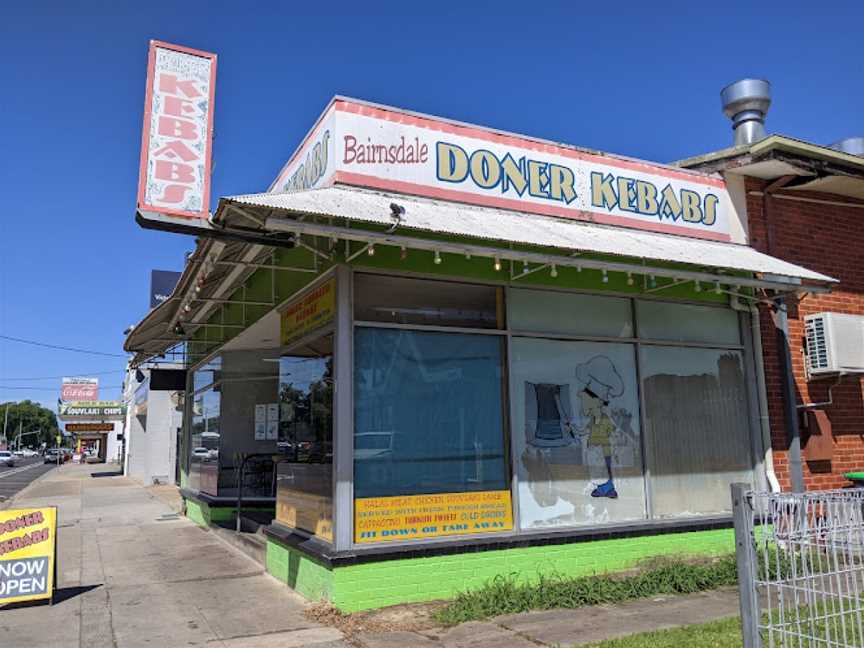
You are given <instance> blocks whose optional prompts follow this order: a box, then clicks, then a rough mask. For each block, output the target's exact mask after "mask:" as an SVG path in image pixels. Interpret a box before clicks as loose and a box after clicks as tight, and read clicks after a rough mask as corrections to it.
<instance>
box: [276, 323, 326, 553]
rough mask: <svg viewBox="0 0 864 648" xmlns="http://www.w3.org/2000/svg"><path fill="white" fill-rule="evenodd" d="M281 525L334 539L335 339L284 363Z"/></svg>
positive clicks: (307, 347)
mask: <svg viewBox="0 0 864 648" xmlns="http://www.w3.org/2000/svg"><path fill="white" fill-rule="evenodd" d="M279 447H280V450H281V453H282V455H283V459H282V461H280V462H279V464H278V469H277V490H276V520H277V521H278V522H280V523H281V524H284V525H286V526H289V527H292V528H296V529H301V530H303V531H306V532H308V533H310V534H313V535H315V536H317V537H319V538H321V539H323V540H326V541H328V542H330V541H332V540H333V336H332V335H327V336H324V337H322V338H320V339H318V340H316V341H314V342H311V343H308V344H306V345H304V346H303V347H302V348H299V349H294V350H292V351H291V352H290V353H289V354H288V355H283V356H282V357H281V358H280V360H279Z"/></svg>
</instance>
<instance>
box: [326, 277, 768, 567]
mask: <svg viewBox="0 0 864 648" xmlns="http://www.w3.org/2000/svg"><path fill="white" fill-rule="evenodd" d="M358 274H364V275H386V276H393V273H392V272H390V271H387V270H382V269H377V268H367V267H363V268H354V267H351V268H350V277H349V285H350V298H349V299H346V300H345V302H346V303H345V304H344V306H345V307H346V308H347V310H348V312H347V318H346V319H347V320H348V322H350V325H349V330H350V336H351V339H352V342H351V352H352V354H353V337H354V332H355V329H356V328H357V327H366V328H397V329H406V330H416V331H430V332H445V333H448V332H449V333H469V334H472V335H497V336H502V337H504V338H505V344H504V347H503V354H504V357H503V360H504V362H503V367H502V373H503V380H504V389H505V393H504V394H503V396H504V398H503V403H504V412H503V413H502V415H503V420H504V436H505V453H506V461H507V462H509V474H508V475H507V479H509V482H510V498H511V503H512V508H513V528H512V529H511V530H510V531H506V532H493V533H475V534H466V535H454V536H448V537H446V538H418V539H413V540H390V541H381V542H364V543H355V542H354V537H353V523H354V493H353V482H352V489H351V491H352V492H351V496H350V501H349V502H344V501H341V500H337V501H336V502H334V505H335V506H338V507H340V509H347V511H350V513H347V512H346V513H343V515H344V517H343V518H342V519H343V520H346V519H347V520H350V523H351V529H350V531H351V534H350V535H351V537H350V539H347V540H348V542H347V543H346V542H345V541H344V540H346V539H343V543H342V544H341V545H340V546H337V549H343V548H344V549H352V550H353V549H360V550H366V549H374V548H379V549H380V548H381V547H394V548H395V547H400V548H404V547H419V546H422V545H429V544H441V543H453V542H471V541H482V540H489V539H495V538H498V539H504V538H509V539H514V540H518V539H519V538H522V539H526V540H527V539H530V538H532V537H535V538H536V537H546V536H549V535H550V534H552V535H562V534H563V535H578V534H580V533H582V534H585V533H588V534H596V533H601V532H605V533H614V532H615V531H616V530H621V529H631V530H632V529H633V528H634V527H639V528H645V529H646V530H650V529H656V528H659V527H665V526H668V525H669V524H670V523H672V524H674V523H677V522H682V523H683V522H690V523H694V522H695V523H698V522H699V521H705V522H709V521H713V520H717V519H718V518H723V519H725V518H727V517H728V514H725V513H718V514H716V515H702V516H692V517H687V518H672V519H670V518H657V517H656V516H655V514H654V511H653V504H652V500H653V495H654V493H653V489H652V485H651V466H649V465H648V463H647V456H646V453H647V448H648V443H649V442H650V440H649V439H648V435H646V433H645V423H644V422H645V401H644V398H643V387H642V375H643V370H642V353H641V347H642V345H646V346H665V347H668V346H673V347H682V348H688V347H689V348H698V349H715V350H734V351H740V352H741V353H742V355H743V358H744V381H745V384H744V389H745V392H746V400H747V412H746V416H745V420H746V421H747V430H748V434H749V437H750V440H751V443H750V444H749V448H750V464H751V466H752V470H753V479H754V482H756V483H761V482H762V481H764V465H763V461H762V459H761V457H762V456H763V455H764V447H763V441H762V438H761V433H760V429H759V423H758V403H757V402H756V399H757V398H758V395H757V391H758V386H757V384H756V378H755V371H754V370H753V363H754V362H755V359H754V358H752V354H753V344H752V340H751V337H752V336H751V335H750V334H749V326H748V322H749V318H750V317H752V315H749V314H747V313H744V312H742V311H739V310H735V309H732V308H731V306H729V305H728V304H720V303H713V302H706V301H698V300H686V299H668V298H666V299H664V298H663V297H661V296H658V295H654V294H644V293H642V294H633V293H625V292H619V291H611V290H610V291H597V290H582V289H571V288H564V287H554V286H552V287H550V286H533V285H519V284H514V280H513V279H512V278H510V279H504V280H502V281H487V280H479V279H478V280H474V279H467V278H461V277H458V276H448V277H442V276H440V275H430V274H426V273H414V272H402V273H400V274H399V275H398V276H400V277H405V278H410V279H428V280H433V281H447V282H450V283H454V284H467V285H487V286H495V287H501V288H503V298H504V327H503V328H501V329H474V328H465V327H455V326H430V325H420V324H396V323H389V322H370V321H365V320H355V319H354V304H353V287H354V278H355V276H356V275H358ZM502 274H503V273H502ZM512 289H518V290H537V291H545V292H556V293H561V294H562V295H568V294H581V295H588V296H599V297H619V298H623V299H627V300H628V301H629V302H630V304H629V308H630V314H631V317H632V329H633V337H630V338H623V337H609V336H588V335H572V334H565V333H538V332H536V331H524V330H519V329H513V328H511V321H512V314H511V311H510V308H511V299H510V293H511V290H512ZM640 300H643V301H652V302H663V303H668V304H673V305H680V304H691V305H698V306H705V307H711V308H717V309H719V310H723V311H729V310H733V311H734V312H735V314H736V316H737V322H738V333H739V335H738V338H739V343H738V344H721V343H709V342H670V341H669V340H658V339H650V338H645V339H643V338H641V337H640V328H639V317H638V308H637V302H638V301H640ZM337 318H338V315H337ZM514 337H529V338H542V339H549V340H560V341H565V342H566V341H573V342H609V343H614V344H626V345H632V347H633V353H634V356H635V366H636V386H637V392H638V394H637V398H638V402H639V417H640V430H639V432H640V435H641V455H642V466H643V481H644V494H645V510H646V518H645V520H643V521H638V522H635V523H634V522H633V521H629V522H611V523H607V524H602V525H597V526H590V525H574V526H567V527H561V528H556V529H522V528H521V525H520V511H519V496H518V486H519V477H518V474H517V473H518V471H517V467H516V465H515V462H514V461H513V457H514V456H515V455H514V452H515V447H514V443H515V439H514V435H513V429H512V427H513V424H512V421H513V411H512V407H513V404H512V402H511V400H512V399H511V393H510V392H511V389H510V382H511V358H512V340H513V338H514ZM351 372H352V376H353V355H352V358H351ZM349 387H350V389H351V390H352V393H353V388H354V385H353V382H352V383H351V384H350V386H349ZM754 407H757V410H755V411H754ZM343 416H344V414H343ZM340 424H341V425H342V426H344V428H347V437H348V438H350V439H351V440H352V443H353V432H354V408H353V403H352V406H351V416H350V421H337V423H336V427H337V429H339V428H340ZM344 428H343V429H344ZM342 438H344V437H342ZM351 463H352V478H353V445H352V461H351ZM346 504H347V506H346ZM336 516H337V517H338V516H339V514H338V513H337V514H336ZM349 516H350V517H349ZM343 523H344V522H343Z"/></svg>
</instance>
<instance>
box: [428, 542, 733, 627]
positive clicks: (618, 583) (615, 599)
mask: <svg viewBox="0 0 864 648" xmlns="http://www.w3.org/2000/svg"><path fill="white" fill-rule="evenodd" d="M736 583H737V567H736V564H735V556H731V555H730V556H724V557H722V558H718V559H716V560H713V561H711V562H706V563H690V562H683V561H667V562H656V561H655V562H654V563H653V564H652V565H650V566H649V567H647V568H645V569H643V570H642V571H640V572H638V573H635V574H627V575H620V574H609V575H602V576H586V577H582V578H566V577H563V576H542V575H541V576H538V577H537V578H536V579H534V580H530V581H520V580H518V579H517V577H516V576H515V575H512V576H508V577H497V578H494V579H492V580H490V581H489V582H487V583H486V584H485V585H484V586H482V587H481V588H480V589H477V590H472V591H465V592H461V593H459V594H458V595H457V596H456V598H454V599H453V601H451V602H450V603H448V604H447V605H446V606H444V607H443V608H441V609H440V610H438V611H437V612H435V614H434V618H435V620H436V621H438V622H439V623H441V624H443V625H456V624H457V623H464V622H465V621H476V620H479V619H488V618H489V617H493V616H498V615H501V614H515V613H518V612H527V611H529V610H551V609H555V608H577V607H583V606H586V605H599V604H602V603H619V602H621V601H627V600H633V599H639V598H645V597H649V596H657V595H660V594H690V593H693V592H702V591H705V590H712V589H717V588H718V587H726V586H730V585H735V584H736Z"/></svg>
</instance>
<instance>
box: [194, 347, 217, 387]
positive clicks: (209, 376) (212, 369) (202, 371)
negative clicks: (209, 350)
mask: <svg viewBox="0 0 864 648" xmlns="http://www.w3.org/2000/svg"><path fill="white" fill-rule="evenodd" d="M221 369H222V358H221V357H220V356H216V357H215V358H213V359H212V360H210V361H209V362H207V363H205V364H204V365H202V366H201V367H199V368H198V369H196V370H195V372H194V373H193V374H192V389H193V391H196V392H197V391H200V390H202V389H204V388H205V387H208V386H210V385H212V384H213V383H215V382H218V381H219V372H220V371H221Z"/></svg>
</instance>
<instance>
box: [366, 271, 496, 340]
mask: <svg viewBox="0 0 864 648" xmlns="http://www.w3.org/2000/svg"><path fill="white" fill-rule="evenodd" d="M354 285H355V294H354V317H355V319H357V320H359V321H366V322H390V323H394V324H423V325H427V326H459V327H464V328H501V327H503V326H504V322H503V319H504V310H503V290H502V289H501V288H494V287H492V286H476V285H471V284H463V283H452V282H448V281H425V280H421V279H405V278H403V277H385V276H381V275H362V274H361V275H357V278H356V281H355V284H354Z"/></svg>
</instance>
